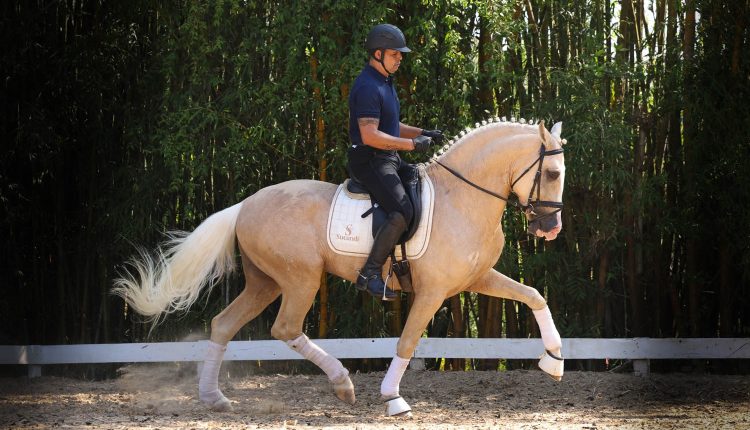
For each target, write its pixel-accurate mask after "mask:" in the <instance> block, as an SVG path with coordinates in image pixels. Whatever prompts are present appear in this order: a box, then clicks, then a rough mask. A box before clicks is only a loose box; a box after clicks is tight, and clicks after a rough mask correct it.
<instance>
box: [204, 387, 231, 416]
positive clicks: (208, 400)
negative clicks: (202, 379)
mask: <svg viewBox="0 0 750 430" xmlns="http://www.w3.org/2000/svg"><path fill="white" fill-rule="evenodd" d="M200 399H201V402H203V404H205V405H206V406H208V409H211V410H212V411H214V412H232V411H233V410H234V408H233V407H232V402H230V401H229V399H227V398H226V397H224V395H223V394H222V393H221V391H219V393H218V396H217V395H216V394H215V393H212V394H210V395H206V394H201V395H200Z"/></svg>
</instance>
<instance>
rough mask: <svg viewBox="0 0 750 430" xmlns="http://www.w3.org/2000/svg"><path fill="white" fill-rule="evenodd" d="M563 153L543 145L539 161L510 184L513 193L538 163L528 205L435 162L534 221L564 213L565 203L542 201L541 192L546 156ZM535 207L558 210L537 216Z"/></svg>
mask: <svg viewBox="0 0 750 430" xmlns="http://www.w3.org/2000/svg"><path fill="white" fill-rule="evenodd" d="M562 153H563V149H562V148H560V149H553V150H551V151H547V150H545V148H544V144H542V146H541V147H540V148H539V157H537V159H536V160H535V161H534V162H533V163H531V165H530V166H529V167H527V168H526V170H524V171H523V173H521V175H520V176H519V177H518V178H516V180H515V181H513V183H511V184H510V190H511V192H513V187H514V186H515V185H516V183H518V181H520V180H521V178H523V177H524V176H525V175H526V174H527V173H529V172H530V171H531V169H533V168H534V166H535V165H537V163H538V164H539V165H538V167H537V169H536V175H535V176H534V184H533V185H532V186H531V191H530V192H529V198H528V199H526V201H527V202H528V203H527V204H526V205H522V204H521V203H520V202H517V201H514V200H509V199H508V197H503V196H501V195H500V194H498V193H496V192H494V191H491V190H488V189H486V188H484V187H482V186H480V185H477V184H475V183H473V182H471V181H470V180H469V179H467V178H466V177H465V176H463V175H462V174H460V173H459V172H457V171H455V170H453V169H451V168H450V167H448V166H446V165H445V164H443V163H441V162H440V160H435V162H436V163H437V164H439V165H440V166H442V167H443V168H444V169H445V170H447V171H449V172H451V173H452V174H453V176H455V177H457V178H458V179H460V180H462V181H464V182H466V183H467V184H469V185H471V186H472V187H474V188H476V189H478V190H479V191H482V192H483V193H485V194H489V195H491V196H492V197H496V198H498V199H500V200H503V201H505V202H507V203H509V204H511V205H512V206H515V207H517V208H518V209H520V210H521V211H523V212H524V213H527V214H530V215H535V216H534V220H538V219H542V218H546V217H548V216H551V215H554V214H556V213H558V212H560V211H562V208H563V203H562V202H552V201H548V200H541V192H542V163H543V162H544V157H545V156H546V155H557V154H562ZM535 190H536V200H535V201H534V202H532V201H531V198H532V197H534V191H535ZM535 207H549V208H556V210H554V211H552V212H550V213H546V214H544V215H540V216H536V212H534V208H535Z"/></svg>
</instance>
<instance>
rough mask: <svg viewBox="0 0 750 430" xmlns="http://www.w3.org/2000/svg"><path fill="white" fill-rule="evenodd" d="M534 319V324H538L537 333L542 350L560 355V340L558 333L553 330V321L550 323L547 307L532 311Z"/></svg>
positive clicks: (550, 315)
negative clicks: (539, 334) (539, 336)
mask: <svg viewBox="0 0 750 430" xmlns="http://www.w3.org/2000/svg"><path fill="white" fill-rule="evenodd" d="M534 317H535V318H536V323H537V324H539V332H540V333H541V335H542V343H543V344H544V349H546V350H547V351H550V352H552V353H553V354H560V350H561V349H562V340H561V339H560V333H558V332H557V329H556V328H555V323H554V321H552V314H551V313H550V311H549V306H545V307H544V309H539V310H538V311H534ZM558 356H559V355H558Z"/></svg>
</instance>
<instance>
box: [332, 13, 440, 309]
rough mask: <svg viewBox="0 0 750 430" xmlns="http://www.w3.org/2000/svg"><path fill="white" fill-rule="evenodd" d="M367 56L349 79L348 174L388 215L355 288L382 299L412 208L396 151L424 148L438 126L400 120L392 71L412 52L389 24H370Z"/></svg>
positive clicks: (389, 296) (387, 295)
mask: <svg viewBox="0 0 750 430" xmlns="http://www.w3.org/2000/svg"><path fill="white" fill-rule="evenodd" d="M365 49H366V50H367V53H368V54H369V60H368V62H367V64H365V67H364V69H362V72H360V74H359V76H357V78H356V79H355V80H354V84H353V85H352V89H351V92H350V94H349V138H350V140H351V143H352V145H351V147H350V148H349V150H348V151H347V155H348V163H347V170H348V171H349V175H350V176H351V177H352V178H354V179H356V180H357V181H359V182H360V183H362V184H363V185H364V186H365V187H366V188H367V190H368V191H369V192H370V196H371V197H372V199H373V201H374V202H375V203H377V204H378V205H379V206H380V207H382V208H383V209H384V210H385V211H386V212H387V214H388V218H387V220H386V222H385V223H384V224H383V225H382V226H381V227H380V229H379V230H378V232H377V234H376V235H375V243H374V245H373V246H372V250H371V251H370V255H369V257H368V258H367V261H366V262H365V265H364V267H362V269H361V270H360V271H359V276H358V277H357V283H356V288H357V289H358V290H360V291H368V292H369V293H370V294H372V295H373V296H375V297H379V298H382V299H383V300H395V299H396V297H397V296H396V293H394V292H393V291H392V290H391V289H389V288H388V287H387V286H386V285H385V283H384V282H383V278H382V270H383V265H384V264H385V261H386V259H387V258H388V255H389V254H390V252H391V250H393V247H394V246H395V245H396V243H397V242H398V240H399V238H400V237H401V235H402V234H403V233H404V231H405V230H406V228H407V226H408V225H409V223H410V222H411V219H412V217H413V214H414V209H413V207H412V204H411V202H410V201H409V197H408V196H407V194H406V191H405V190H404V186H403V184H402V183H401V179H400V178H399V171H400V170H402V169H404V168H406V167H408V165H407V164H406V163H405V162H403V161H402V160H401V157H399V155H398V152H396V151H413V150H414V151H421V152H423V151H426V150H427V149H428V148H429V147H430V145H431V144H432V143H433V141H434V142H435V143H438V144H439V143H440V141H441V140H442V138H443V134H442V132H441V131H440V130H423V129H420V128H416V127H412V126H409V125H406V124H403V123H401V121H400V118H399V115H400V104H399V101H398V96H397V95H396V89H395V88H394V86H393V77H392V74H393V73H395V72H396V70H398V67H399V66H400V65H401V58H402V53H404V52H411V50H410V49H409V48H408V47H407V46H406V38H405V37H404V34H403V33H402V32H401V30H399V29H398V27H396V26H394V25H391V24H380V25H377V26H375V27H374V28H373V29H372V30H370V33H369V34H368V35H367V41H366V42H365Z"/></svg>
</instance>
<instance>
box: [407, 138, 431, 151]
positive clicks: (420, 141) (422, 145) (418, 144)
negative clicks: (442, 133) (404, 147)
mask: <svg viewBox="0 0 750 430" xmlns="http://www.w3.org/2000/svg"><path fill="white" fill-rule="evenodd" d="M412 142H414V150H415V151H417V152H425V151H427V150H428V149H430V145H432V138H431V137H427V136H417V137H415V138H414V139H412Z"/></svg>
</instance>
